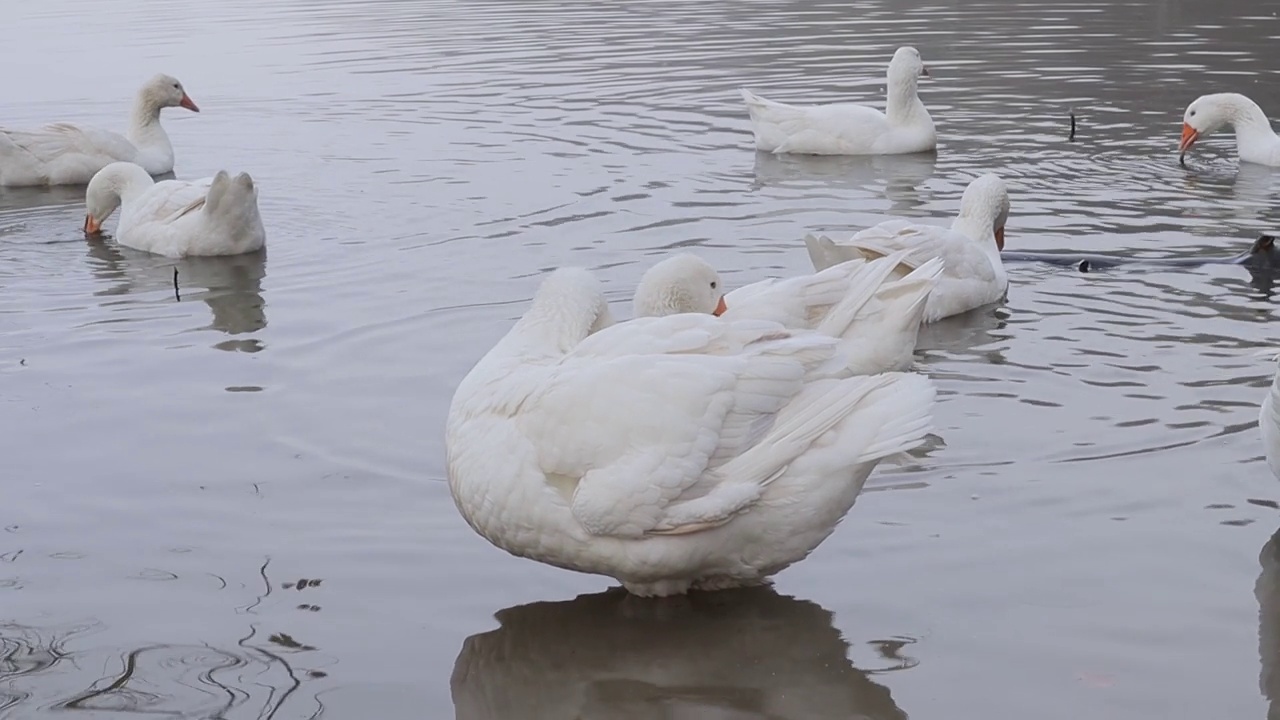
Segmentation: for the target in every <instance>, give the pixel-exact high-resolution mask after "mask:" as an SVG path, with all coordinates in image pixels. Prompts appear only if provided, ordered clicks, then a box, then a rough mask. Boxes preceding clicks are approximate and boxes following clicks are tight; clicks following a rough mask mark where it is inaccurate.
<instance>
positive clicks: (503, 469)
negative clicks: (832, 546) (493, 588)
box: [445, 268, 934, 596]
mask: <svg viewBox="0 0 1280 720" xmlns="http://www.w3.org/2000/svg"><path fill="white" fill-rule="evenodd" d="M610 323H611V320H610V319H609V313H608V304H607V303H606V301H605V299H604V295H603V293H602V292H601V290H600V286H599V283H598V282H597V281H596V280H595V278H594V277H593V276H592V275H591V273H589V272H588V271H586V270H582V269H578V268H561V269H559V270H556V271H554V272H552V273H551V274H550V275H548V276H547V278H546V279H544V280H543V282H542V284H541V285H540V286H539V288H538V290H537V292H536V293H535V295H534V297H533V301H532V303H531V304H530V307H529V310H528V311H527V312H525V314H524V315H523V316H522V317H521V318H520V319H519V320H518V321H517V322H516V323H515V325H514V326H513V327H512V328H511V330H510V331H509V332H508V333H507V334H506V335H505V336H504V337H503V338H502V339H501V340H499V341H498V343H497V344H496V345H495V346H494V347H493V349H491V350H490V351H489V352H488V353H487V354H486V355H485V356H484V357H483V358H481V359H480V361H479V362H478V363H477V364H476V365H475V367H473V368H472V370H471V371H470V372H469V373H468V374H467V376H466V377H465V378H464V379H463V380H462V382H461V383H460V384H459V385H458V389H457V391H456V392H455V394H454V396H453V400H452V403H451V404H450V407H449V414H448V419H447V421H446V428H445V448H446V455H447V471H448V479H449V488H450V491H451V493H452V496H453V498H454V502H455V503H456V505H457V507H458V509H459V511H460V512H461V514H462V516H463V517H464V518H465V519H466V521H467V523H468V524H470V525H471V527H472V528H473V529H474V530H475V531H476V532H477V533H479V534H480V535H481V536H483V537H484V538H485V539H487V540H488V541H489V542H491V543H493V544H494V545H496V546H497V547H499V548H501V549H503V550H505V551H507V552H509V553H511V554H513V555H516V556H520V557H525V558H530V559H533V560H537V561H540V562H543V563H547V564H549V565H553V566H556V567H560V568H566V569H570V570H576V571H579V572H584V573H593V574H599V575H606V576H609V577H613V578H616V579H617V580H619V581H621V583H622V584H623V586H624V587H626V588H627V590H629V591H630V592H632V593H634V594H637V595H646V596H660V595H676V594H683V593H685V592H686V591H688V590H689V589H691V588H697V589H707V590H713V589H724V588H730V587H738V586H744V585H754V584H760V583H763V582H765V581H766V579H767V578H768V577H769V576H771V575H773V574H775V573H778V572H780V571H781V570H783V569H784V568H786V567H788V566H790V565H791V564H793V563H795V562H798V561H800V560H802V559H803V558H804V557H806V556H807V555H808V554H809V553H810V552H811V551H812V550H813V549H814V548H815V547H817V546H818V544H819V543H821V542H822V541H823V540H824V539H825V538H826V537H827V536H828V535H830V534H831V533H832V532H833V531H834V530H835V528H836V526H837V524H839V522H840V521H841V519H842V518H843V517H844V516H845V514H846V513H847V512H848V511H849V509H850V508H851V507H852V506H853V504H854V501H855V500H856V499H857V496H858V493H859V492H860V491H861V490H862V486H863V484H864V483H865V482H866V479H867V476H868V475H869V474H870V473H871V471H872V469H873V468H874V467H875V465H876V464H877V463H878V462H879V461H880V460H881V459H882V458H884V457H886V456H891V455H896V454H898V453H900V452H904V451H906V450H908V449H910V448H912V447H915V446H917V445H919V444H920V443H921V442H923V440H924V437H925V434H926V433H927V432H928V429H929V425H930V422H931V414H932V406H933V402H934V390H933V385H932V383H931V382H930V381H929V380H928V378H925V377H923V376H920V375H914V374H902V373H886V374H883V375H876V376H870V377H851V378H838V377H832V374H833V373H834V374H839V373H841V372H842V368H841V367H839V365H838V363H835V362H833V359H834V358H835V356H836V344H837V342H836V340H835V339H834V338H831V337H827V336H824V335H822V334H820V333H817V332H813V331H804V330H789V329H787V328H785V327H783V326H781V325H779V324H777V323H771V322H767V321H759V320H738V321H733V320H726V319H724V318H719V317H715V316H713V315H709V314H702V313H683V314H677V315H669V316H666V317H646V318H636V319H633V320H629V321H626V322H622V323H617V324H610Z"/></svg>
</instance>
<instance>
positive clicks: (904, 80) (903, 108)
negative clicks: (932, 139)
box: [884, 67, 929, 124]
mask: <svg viewBox="0 0 1280 720" xmlns="http://www.w3.org/2000/svg"><path fill="white" fill-rule="evenodd" d="M894 70H895V68H893V67H890V68H889V77H888V95H889V98H888V102H887V103H886V106H885V113H884V114H885V117H887V118H888V119H889V122H891V123H894V124H902V123H907V122H911V121H914V120H918V119H921V118H927V117H929V111H928V110H925V109H924V103H922V102H920V96H919V95H918V94H917V93H916V90H917V88H918V87H919V84H920V78H919V77H918V76H917V75H916V74H915V73H914V72H910V71H902V70H899V71H898V72H896V73H895V72H894Z"/></svg>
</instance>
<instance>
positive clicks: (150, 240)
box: [84, 162, 266, 257]
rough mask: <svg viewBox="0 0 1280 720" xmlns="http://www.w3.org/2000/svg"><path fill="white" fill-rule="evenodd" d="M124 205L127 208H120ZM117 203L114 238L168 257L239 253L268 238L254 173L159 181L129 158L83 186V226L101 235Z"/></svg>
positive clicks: (258, 244)
mask: <svg viewBox="0 0 1280 720" xmlns="http://www.w3.org/2000/svg"><path fill="white" fill-rule="evenodd" d="M122 206H123V207H122ZM117 207H121V208H122V209H121V210H120V224H119V226H118V227H117V229H116V241H117V242H119V243H120V244H121V245H124V246H126V247H131V248H134V249H136V250H143V251H145V252H149V253H155V254H157V255H165V256H168V257H186V256H188V255H238V254H240V253H247V252H254V251H255V250H260V249H261V248H262V246H263V244H264V243H266V231H265V230H264V229H263V227H262V216H261V215H259V214H258V189H257V187H255V186H254V184H253V178H251V177H249V175H248V174H246V173H240V174H239V175H236V176H235V177H234V178H233V177H231V176H230V175H228V174H227V171H225V170H219V171H218V173H217V174H216V175H214V176H213V177H211V178H203V179H201V180H190V181H187V180H162V181H160V182H156V181H155V180H153V179H152V177H151V176H150V175H148V174H147V171H146V170H143V169H142V168H141V167H139V166H138V165H135V164H133V163H128V162H117V163H111V164H110V165H108V166H106V167H104V168H102V169H101V170H99V171H98V173H97V174H96V175H94V176H93V179H92V180H91V181H89V187H88V188H87V189H86V191H85V209H86V214H85V218H84V231H85V234H87V235H97V234H98V233H100V232H101V231H102V223H103V222H104V221H105V220H106V219H107V218H108V217H110V216H111V214H112V213H113V212H115V209H116V208H117Z"/></svg>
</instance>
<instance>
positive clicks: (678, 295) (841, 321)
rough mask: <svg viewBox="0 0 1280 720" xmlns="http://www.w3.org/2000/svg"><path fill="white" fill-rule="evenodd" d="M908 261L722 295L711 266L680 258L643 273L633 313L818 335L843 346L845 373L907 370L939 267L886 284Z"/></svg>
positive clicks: (842, 267) (840, 268) (930, 265)
mask: <svg viewBox="0 0 1280 720" xmlns="http://www.w3.org/2000/svg"><path fill="white" fill-rule="evenodd" d="M905 256H906V253H905V252H900V253H898V254H897V255H895V256H892V257H885V258H879V259H877V260H873V261H871V262H866V261H864V260H861V259H859V260H849V261H847V262H843V263H840V264H838V265H833V266H832V267H830V268H827V269H825V270H822V271H820V272H817V273H814V274H812V275H801V276H798V277H791V278H786V279H781V280H780V279H776V278H771V279H769V280H762V281H760V282H756V283H751V284H750V285H744V286H742V287H740V288H737V289H736V290H733V291H731V292H729V293H728V294H724V289H723V288H724V283H723V282H722V281H721V280H720V275H719V273H717V272H716V271H715V269H714V268H713V267H711V265H710V264H708V263H707V262H706V261H705V260H703V259H702V258H700V257H698V256H697V255H694V254H693V253H680V254H678V255H673V256H671V257H669V258H667V259H665V260H663V261H661V262H659V263H657V264H655V265H654V266H653V267H651V268H649V270H648V271H646V272H645V274H644V276H643V277H641V279H640V284H639V285H638V286H637V287H636V293H635V297H634V300H633V307H634V312H635V316H636V317H662V316H665V315H672V314H675V313H684V312H699V313H711V314H715V315H721V316H723V317H724V318H725V319H726V320H743V319H745V320H770V321H773V322H778V323H781V324H782V325H784V326H785V327H788V328H793V329H804V330H816V331H817V332H820V333H822V334H824V335H829V336H831V337H834V338H837V339H839V340H840V346H839V347H840V349H839V354H840V356H841V357H842V359H843V360H844V362H845V364H846V366H847V367H848V370H849V374H850V375H873V374H876V373H882V372H888V371H891V370H906V369H907V368H909V367H911V363H912V361H913V359H914V353H915V347H916V340H917V337H918V336H919V330H920V323H921V319H922V317H923V316H924V311H925V307H926V302H927V300H928V297H929V293H930V292H931V291H932V290H933V288H934V285H935V284H936V282H937V280H938V278H939V276H940V275H941V274H942V270H943V262H942V260H940V259H937V258H934V259H933V260H930V261H928V262H927V263H924V264H923V265H921V267H920V268H919V269H917V270H914V271H912V273H911V274H910V275H908V276H907V277H905V278H902V279H899V280H889V281H886V280H887V278H888V277H889V275H890V273H892V272H893V271H894V269H895V268H896V266H897V264H898V262H899V261H901V260H902V259H903V258H904V257H905Z"/></svg>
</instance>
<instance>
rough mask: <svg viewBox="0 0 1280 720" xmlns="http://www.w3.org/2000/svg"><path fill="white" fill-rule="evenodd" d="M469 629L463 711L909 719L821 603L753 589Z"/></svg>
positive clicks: (582, 602)
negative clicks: (862, 665)
mask: <svg viewBox="0 0 1280 720" xmlns="http://www.w3.org/2000/svg"><path fill="white" fill-rule="evenodd" d="M497 619H498V622H499V623H500V627H499V628H498V629H497V630H493V631H490V632H485V633H480V634H478V635H473V636H471V637H470V638H467V640H466V641H464V642H463V644H462V651H461V652H460V653H459V654H458V659H457V661H456V662H455V664H454V670H453V677H452V679H451V681H450V687H451V690H452V694H453V702H454V707H455V708H456V717H457V718H458V720H507V719H508V718H522V719H525V720H542V719H543V718H546V719H551V718H555V719H556V720H560V719H562V718H583V719H584V720H586V719H594V718H601V719H604V718H608V719H610V720H618V719H621V718H627V719H628V720H631V719H634V720H641V719H645V718H653V719H654V720H657V719H659V718H663V719H669V718H690V719H692V718H723V719H724V720H746V719H747V718H762V719H763V718H770V719H771V720H784V719H785V720H802V719H803V720H821V719H822V718H842V719H847V718H865V719H866V720H905V718H906V717H907V714H906V713H904V712H903V711H902V710H901V709H899V708H898V706H897V705H896V704H894V701H893V698H892V696H891V695H890V693H889V689H888V688H886V687H884V686H882V685H880V684H877V683H875V682H872V681H871V680H870V679H869V678H868V676H867V674H866V673H865V672H863V671H861V670H858V669H857V668H855V667H853V665H852V663H851V662H850V661H849V658H848V651H849V645H848V643H847V642H846V641H845V640H844V638H842V637H841V635H840V631H839V630H837V629H836V628H835V627H834V626H833V625H832V614H831V613H830V612H829V611H827V610H825V609H824V608H822V607H821V606H819V605H817V604H815V603H813V602H809V601H805V600H797V599H795V598H791V597H787V596H784V595H780V594H778V593H777V592H776V591H774V590H773V589H771V588H765V587H758V588H747V589H742V590H733V591H726V592H721V593H698V594H693V595H689V596H687V597H685V598H683V599H681V600H680V601H676V602H671V601H663V602H660V603H654V602H652V601H646V600H641V599H638V598H632V597H628V595H627V594H626V593H625V592H623V591H621V590H611V591H607V592H603V593H597V594H592V595H582V596H579V597H578V598H575V599H573V600H568V601H560V602H538V603H532V604H529V605H522V606H518V607H513V608H508V609H506V610H503V611H500V612H499V613H498V614H497Z"/></svg>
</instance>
